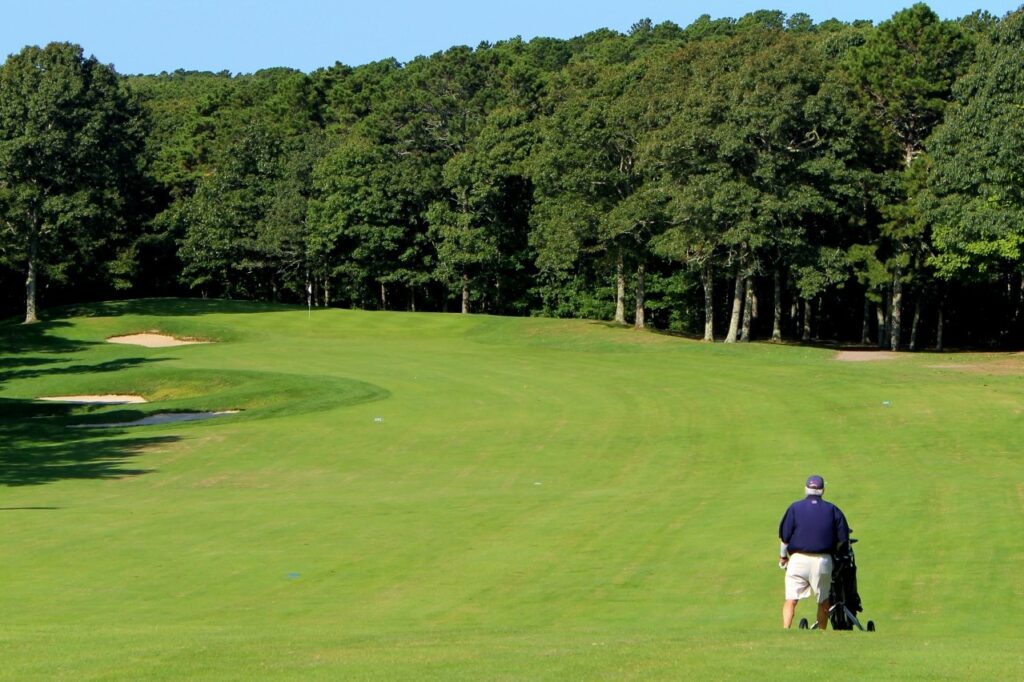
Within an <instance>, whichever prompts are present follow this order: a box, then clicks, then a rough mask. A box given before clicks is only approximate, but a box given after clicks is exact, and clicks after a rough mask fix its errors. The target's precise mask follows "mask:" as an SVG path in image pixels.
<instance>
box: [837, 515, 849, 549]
mask: <svg viewBox="0 0 1024 682" xmlns="http://www.w3.org/2000/svg"><path fill="white" fill-rule="evenodd" d="M835 509H836V515H835V530H836V549H842V548H843V547H845V546H846V545H847V544H849V542H850V526H849V524H848V523H847V522H846V515H845V514H843V511H842V510H841V509H840V508H839V507H836V508H835Z"/></svg>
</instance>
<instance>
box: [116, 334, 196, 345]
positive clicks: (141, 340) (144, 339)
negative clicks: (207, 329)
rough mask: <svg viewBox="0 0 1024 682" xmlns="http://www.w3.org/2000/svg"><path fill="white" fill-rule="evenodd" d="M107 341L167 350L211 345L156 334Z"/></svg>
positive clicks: (129, 335)
mask: <svg viewBox="0 0 1024 682" xmlns="http://www.w3.org/2000/svg"><path fill="white" fill-rule="evenodd" d="M107 341H109V342H110V343H124V344H128V345H131V346H145V347H146V348H166V347H168V346H189V345H192V344H196V343H209V341H203V340H201V339H191V338H184V339H179V338H176V337H174V336H169V335H168V334H158V333H156V332H146V333H144V334H128V335H126V336H111V337H110V338H109V339H107Z"/></svg>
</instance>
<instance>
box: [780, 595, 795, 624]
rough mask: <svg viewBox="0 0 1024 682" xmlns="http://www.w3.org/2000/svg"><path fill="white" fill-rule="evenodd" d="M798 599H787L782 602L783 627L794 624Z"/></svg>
mask: <svg viewBox="0 0 1024 682" xmlns="http://www.w3.org/2000/svg"><path fill="white" fill-rule="evenodd" d="M796 602H797V600H796V599H786V600H785V601H783V602H782V627H784V628H785V629H787V630H788V629H789V628H790V627H791V626H792V625H793V614H795V613H796Z"/></svg>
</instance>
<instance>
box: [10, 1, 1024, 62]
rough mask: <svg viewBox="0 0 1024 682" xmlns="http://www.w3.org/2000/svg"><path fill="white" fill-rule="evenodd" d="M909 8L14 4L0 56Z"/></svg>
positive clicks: (475, 37) (331, 47)
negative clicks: (69, 47) (40, 50)
mask: <svg viewBox="0 0 1024 682" xmlns="http://www.w3.org/2000/svg"><path fill="white" fill-rule="evenodd" d="M1021 2H1024V0H1012V1H1007V0H935V1H934V2H931V3H929V5H930V6H931V8H932V9H933V10H935V12H936V13H938V14H939V15H940V16H942V17H945V18H956V17H960V16H963V15H965V14H969V13H971V12H972V11H974V10H976V9H984V10H987V11H989V12H991V13H992V14H995V15H997V16H1002V15H1004V14H1005V13H1006V12H1009V11H1011V10H1014V9H1016V8H1017V7H1018V5H1019V4H1020V3H1021ZM910 4H912V3H911V2H910V1H909V0H906V1H904V2H897V1H896V0H863V1H862V2H857V3H836V2H814V1H809V0H804V1H803V2H795V1H794V2H791V1H789V0H785V1H781V2H780V1H779V0H761V1H752V2H748V1H745V0H718V1H714V0H699V1H694V0H358V1H357V0H6V1H5V2H3V4H2V5H0V7H2V11H0V54H2V56H3V57H6V56H7V55H9V54H11V53H14V52H17V51H19V50H20V49H21V48H22V47H24V46H25V45H45V44H46V43H49V42H52V41H68V42H73V43H78V44H79V45H81V46H82V47H83V48H84V49H85V52H86V54H92V55H95V56H96V57H97V58H98V59H99V60H100V61H101V62H104V63H107V64H113V65H114V67H115V68H116V69H117V70H118V71H119V72H120V73H123V74H135V73H159V72H160V71H173V70H175V69H179V68H181V69H189V70H203V71H222V70H227V71H231V72H233V73H251V72H253V71H257V70H259V69H262V68H267V67H272V66H288V67H292V68H296V69H301V70H302V71H307V72H308V71H312V70H314V69H317V68H319V67H322V66H330V65H332V64H334V63H335V62H336V61H340V62H343V63H345V64H349V65H353V66H354V65H358V64H365V63H367V62H371V61H375V60H378V59H383V58H386V57H395V58H397V59H398V60H399V61H402V62H405V61H409V60H410V59H412V58H413V57H416V56H417V55H421V54H432V53H434V52H437V51H438V50H443V49H446V48H448V47H451V46H453V45H470V46H476V45H478V44H479V43H480V42H481V41H489V42H497V41H499V40H504V39H506V38H511V37H513V36H517V35H519V36H522V37H523V38H524V39H527V40H529V39H530V38H534V37H537V36H551V37H555V38H571V37H573V36H578V35H583V34H584V33H588V32H590V31H593V30H595V29H598V28H611V29H614V30H617V31H627V30H628V29H629V27H630V26H631V25H632V24H633V23H634V22H635V21H637V20H639V19H643V18H645V17H647V18H650V19H651V20H652V21H654V23H660V22H662V21H674V22H675V23H677V24H679V25H681V26H686V25H687V24H689V23H691V22H692V21H693V20H694V19H696V18H697V17H699V16H700V15H701V14H710V15H711V16H713V17H739V16H742V15H743V14H746V13H747V12H751V11H754V10H758V9H778V10H781V11H783V12H785V13H786V14H793V13H796V12H806V13H807V14H809V15H811V17H812V18H813V19H814V20H815V21H822V20H825V19H828V18H831V17H836V18H838V19H841V20H844V21H849V20H853V19H871V20H873V21H875V22H879V21H883V20H885V19H888V18H889V17H891V16H892V14H893V13H894V12H896V11H898V10H899V9H902V8H904V7H907V6H909V5H910Z"/></svg>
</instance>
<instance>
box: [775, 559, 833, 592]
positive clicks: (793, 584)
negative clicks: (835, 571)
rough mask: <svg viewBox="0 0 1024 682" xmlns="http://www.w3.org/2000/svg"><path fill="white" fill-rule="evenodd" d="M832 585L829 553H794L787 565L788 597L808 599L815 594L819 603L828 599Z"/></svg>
mask: <svg viewBox="0 0 1024 682" xmlns="http://www.w3.org/2000/svg"><path fill="white" fill-rule="evenodd" d="M831 585H832V557H831V555H829V554H794V555H792V556H791V557H789V564H787V565H786V599H806V598H807V597H809V596H811V594H815V595H817V597H818V603H819V604H820V603H821V602H823V601H825V600H827V599H828V593H829V589H830V587H831Z"/></svg>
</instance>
